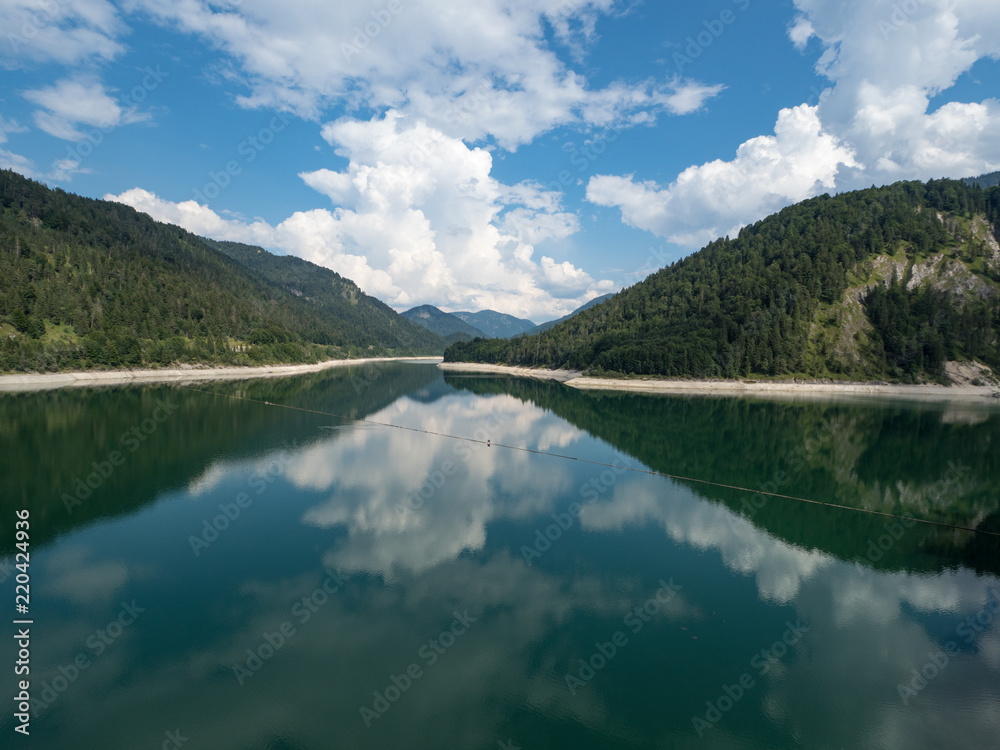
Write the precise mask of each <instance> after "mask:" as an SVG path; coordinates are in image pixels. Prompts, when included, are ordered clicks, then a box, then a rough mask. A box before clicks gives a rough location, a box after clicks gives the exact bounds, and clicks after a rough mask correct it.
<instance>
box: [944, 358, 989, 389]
mask: <svg viewBox="0 0 1000 750" xmlns="http://www.w3.org/2000/svg"><path fill="white" fill-rule="evenodd" d="M944 371H945V374H946V375H947V376H948V379H949V380H950V381H951V384H952V385H986V386H997V385H1000V383H998V382H997V379H996V376H995V375H993V372H992V371H991V370H990V368H989V367H987V366H986V365H984V364H980V363H979V362H974V361H973V362H945V363H944Z"/></svg>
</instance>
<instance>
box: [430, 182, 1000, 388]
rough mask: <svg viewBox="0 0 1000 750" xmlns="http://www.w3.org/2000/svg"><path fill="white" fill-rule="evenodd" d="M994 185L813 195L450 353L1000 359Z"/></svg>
mask: <svg viewBox="0 0 1000 750" xmlns="http://www.w3.org/2000/svg"><path fill="white" fill-rule="evenodd" d="M998 225H1000V188H990V189H982V188H979V187H976V186H969V185H965V184H963V183H962V182H957V181H951V180H936V181H931V182H929V183H926V184H923V183H919V182H902V183H896V184H894V185H890V186H887V187H883V188H871V189H868V190H861V191H856V192H852V193H845V194H842V195H838V196H835V197H830V196H828V195H824V196H820V197H818V198H814V199H811V200H807V201H805V202H803V203H800V204H797V205H795V206H791V207H789V208H786V209H785V210H783V211H781V212H780V213H778V214H775V215H773V216H770V217H768V218H766V219H764V220H762V221H759V222H757V223H756V224H753V225H752V226H748V227H745V228H744V229H743V230H742V231H741V232H740V234H739V237H737V238H736V239H732V240H730V239H729V238H726V239H721V240H717V241H716V242H713V243H711V244H709V245H708V246H707V247H705V248H704V249H702V250H700V251H699V252H697V253H694V254H692V255H690V256H688V257H687V258H684V259H683V260H680V261H677V262H675V263H673V264H672V265H670V266H668V267H666V268H663V269H661V270H660V271H658V272H657V273H655V274H653V275H651V276H650V277H648V278H647V279H645V280H644V281H642V282H640V283H638V284H636V285H635V286H633V287H630V288H628V289H626V290H624V291H622V292H620V293H618V294H617V295H616V296H615V297H614V298H612V299H611V300H609V301H607V302H605V303H604V304H602V305H598V306H597V307H594V308H592V309H590V310H586V311H584V312H582V313H580V314H579V315H577V316H575V317H574V318H572V319H570V320H568V321H566V322H564V323H561V324H560V325H558V326H556V327H555V328H553V329H551V330H549V331H546V332H544V333H542V334H540V335H537V336H530V337H521V338H517V339H513V340H511V341H497V340H481V339H480V340H475V341H471V342H466V343H460V344H455V345H453V346H451V347H449V348H448V349H447V350H446V352H445V359H446V360H449V361H473V362H490V363H498V364H509V365H527V366H547V367H557V368H573V369H581V370H587V371H590V372H592V373H596V374H600V373H608V374H638V375H661V376H667V377H720V378H737V377H746V376H751V375H762V376H778V377H781V376H802V377H810V378H825V377H833V378H841V379H853V380H862V379H863V380H869V379H892V380H900V381H908V382H912V381H916V380H923V379H935V380H944V379H945V368H944V363H945V362H947V361H950V360H978V361H980V362H983V363H985V364H987V365H988V366H990V367H992V368H993V369H994V371H998V370H1000V356H998V335H1000V245H998V243H997V238H996V230H997V227H998Z"/></svg>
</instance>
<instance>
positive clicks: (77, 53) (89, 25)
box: [0, 0, 127, 65]
mask: <svg viewBox="0 0 1000 750" xmlns="http://www.w3.org/2000/svg"><path fill="white" fill-rule="evenodd" d="M0 28H2V29H4V37H5V39H4V43H3V44H0V57H3V58H7V59H8V60H13V61H15V62H17V63H20V62H21V61H23V60H33V61H36V62H50V61H52V62H57V63H62V64H64V65H72V64H76V63H80V62H84V61H90V60H111V59H113V58H115V57H116V56H118V55H119V54H121V53H122V52H123V51H124V47H123V46H122V45H121V43H120V42H118V41H117V39H116V37H117V36H119V35H121V34H122V33H124V32H125V31H126V30H127V29H126V27H125V24H124V23H123V22H122V21H121V19H120V18H119V17H118V11H117V9H116V8H115V6H114V5H112V4H111V3H110V2H108V1H107V0H58V2H57V1H56V0H6V1H5V2H4V3H2V4H0Z"/></svg>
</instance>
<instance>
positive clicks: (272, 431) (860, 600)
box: [0, 364, 1000, 750]
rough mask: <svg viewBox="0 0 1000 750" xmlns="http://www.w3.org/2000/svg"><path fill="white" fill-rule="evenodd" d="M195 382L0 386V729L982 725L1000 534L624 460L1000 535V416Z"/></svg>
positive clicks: (586, 736) (427, 739) (368, 740)
mask: <svg viewBox="0 0 1000 750" xmlns="http://www.w3.org/2000/svg"><path fill="white" fill-rule="evenodd" d="M197 387H198V388H202V389H204V390H208V391H212V393H204V392H198V391H193V390H185V389H181V388H178V387H176V386H167V385H164V386H146V387H131V388H107V389H89V390H62V391H52V392H46V393H36V394H0V447H2V450H3V456H4V469H3V473H2V479H0V491H2V494H0V504H2V508H0V579H3V583H2V584H0V595H2V601H3V602H7V603H9V604H5V605H4V606H5V608H6V609H5V614H4V621H6V622H7V623H8V624H7V625H6V626H4V627H3V632H6V631H7V630H8V629H9V630H10V631H13V630H14V626H13V625H11V624H10V621H11V620H12V619H13V618H12V617H9V616H8V614H6V613H11V614H12V613H13V601H14V575H13V573H14V572H15V571H13V569H12V563H13V559H14V557H13V553H14V551H15V550H14V525H13V521H14V512H15V511H16V510H17V509H19V508H29V509H30V511H31V535H32V536H31V541H32V547H31V567H30V572H31V594H32V597H31V616H32V617H33V619H34V621H35V624H34V625H33V627H32V631H31V632H32V640H31V649H32V651H31V691H32V696H33V699H34V701H35V704H34V716H33V718H32V720H31V724H30V729H31V735H30V738H28V739H26V740H25V739H24V738H21V737H18V736H17V735H15V734H14V732H13V727H14V720H13V718H12V716H11V713H12V711H11V710H10V704H11V701H8V706H7V708H5V710H4V712H3V714H2V715H0V736H2V737H3V740H2V743H3V746H4V747H7V746H11V747H13V746H15V745H16V746H19V747H20V746H23V747H32V748H80V749H84V750H89V749H90V748H95V749H98V748H99V749H100V750H115V749H117V748H123V749H124V748H128V749H129V750H135V749H136V748H140V749H141V748H149V749H150V750H155V749H156V748H163V747H167V748H172V747H183V748H184V749H185V750H197V749H198V748H205V749H207V750H228V749H229V748H233V749H234V750H236V749H240V750H243V749H245V750H264V749H265V748H268V749H279V748H280V749H282V750H286V749H287V750H291V749H293V748H294V749H296V750H318V749H322V748H403V747H406V748H481V749H483V750H485V749H487V748H523V749H524V750H534V749H535V748H815V749H820V748H830V749H831V750H838V749H840V748H901V749H902V748H906V749H907V750H918V749H920V748H988V747H996V746H997V739H998V737H1000V627H997V624H996V621H997V619H1000V612H996V610H997V609H998V607H1000V580H998V578H1000V577H998V573H1000V547H998V545H997V537H991V536H988V535H985V534H973V533H970V532H965V531H955V530H950V529H946V528H942V527H938V526H929V525H924V524H917V525H913V524H908V523H907V524H904V523H901V522H897V521H893V520H891V519H889V518H886V517H882V516H876V515H870V514H862V513H857V512H852V511H848V510H838V509H831V508H827V507H822V506H817V505H810V504H805V503H800V502H796V501H793V500H787V499H782V498H777V497H770V496H765V495H760V494H752V493H745V492H740V491H737V490H731V489H725V488H720V487H716V486H713V485H707V484H702V483H697V482H693V481H687V480H673V479H667V478H664V477H660V476H654V475H651V474H649V473H642V472H641V471H632V469H636V470H645V469H654V470H656V471H659V472H669V473H672V474H675V475H679V476H684V477H690V478H694V479H704V480H710V481H712V482H717V483H721V484H726V485H737V486H740V487H749V488H752V489H755V490H757V489H764V490H771V491H774V492H778V493H781V494H786V495H795V496H801V497H806V498H815V499H819V500H825V501H828V502H833V503H838V504H842V505H847V506H851V507H856V508H865V509H869V510H876V511H883V512H888V513H898V514H903V515H907V516H914V517H918V518H921V519H928V520H934V521H939V522H942V523H947V524H956V525H961V526H970V527H976V528H979V529H985V530H993V531H1000V410H997V409H990V408H988V407H986V406H977V407H973V406H960V405H946V404H914V403H903V402H887V401H863V402H857V401H855V402H847V401H830V402H816V401H811V402H807V403H780V402H765V401H754V400H749V399H722V398H699V397H690V398H679V397H673V396H671V397H663V396H648V395H626V394H588V393H580V392H576V391H574V390H572V389H570V388H566V387H564V386H560V385H557V384H549V383H538V382H532V381H525V380H516V379H497V378H482V377H458V376H450V375H449V376H442V374H441V373H440V371H439V370H438V369H437V368H436V367H434V366H430V365H419V364H393V365H385V366H380V367H373V366H368V367H360V366H359V367H354V368H350V369H343V370H333V371H327V372H324V373H319V374H314V375H309V376H303V377H298V378H289V379H284V380H272V381H251V382H243V383H222V384H210V385H199V386H197ZM223 394H224V395H223ZM233 395H238V396H242V397H245V398H246V399H253V400H255V401H257V402H263V401H269V402H271V403H272V404H282V405H287V406H295V407H299V409H298V410H290V409H286V408H282V407H279V406H274V405H266V404H263V403H255V402H254V401H250V400H234V399H232V398H228V397H226V396H233ZM316 412H327V413H331V414H338V415H344V416H348V417H355V418H365V419H369V420H374V421H378V422H384V423H390V424H393V425H400V426H407V427H414V428H419V429H422V430H427V431H430V432H436V433H444V434H446V435H454V436H467V437H472V438H476V439H478V440H481V441H485V440H487V439H488V440H490V442H491V445H490V446H489V447H487V446H486V445H485V444H483V443H481V442H477V443H470V442H462V441H457V440H454V439H451V438H448V437H441V436H436V435H431V434H425V433H418V432H412V431H406V430H400V429H392V428H389V427H383V426H374V425H369V424H362V423H358V422H355V421H351V420H349V419H344V418H338V417H334V416H328V415H325V414H318V413H316ZM498 443H499V444H504V445H510V446H518V447H524V448H530V449H534V450H538V451H546V452H551V453H556V454H561V455H564V456H572V457H576V458H578V459H590V460H592V461H597V462H603V463H605V464H610V465H611V466H610V467H609V466H600V465H595V464H592V463H585V462H582V461H579V460H577V461H573V460H567V459H566V458H558V457H552V456H545V455H538V454H536V453H531V452H526V451H520V450H511V449H508V448H504V447H498V446H497V445H496V444H498ZM88 485H89V486H88ZM995 613H996V617H995ZM11 640H12V639H11V638H10V637H9V636H8V637H6V638H4V641H6V643H7V645H6V646H4V647H3V648H2V649H0V659H2V668H0V674H2V675H3V676H2V677H0V687H2V688H3V689H2V694H3V695H5V696H11V695H13V694H14V693H15V692H16V689H15V682H14V679H15V678H14V675H13V670H12V666H13V663H14V661H15V659H16V655H15V652H14V648H13V644H12V643H11Z"/></svg>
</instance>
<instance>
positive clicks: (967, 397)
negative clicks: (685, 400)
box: [438, 362, 1000, 406]
mask: <svg viewBox="0 0 1000 750" xmlns="http://www.w3.org/2000/svg"><path fill="white" fill-rule="evenodd" d="M438 367H440V368H441V369H442V370H445V371H450V372H468V373H480V374H486V373H493V374H502V375H515V376H519V377H528V378H537V379H540V380H557V381H559V382H561V383H563V384H565V385H568V386H570V387H572V388H579V389H581V390H604V391H631V392H636V393H678V394H692V393H696V394H710V395H719V396H761V397H770V398H781V399H788V398H798V397H803V398H817V397H818V398H828V397H830V396H852V397H853V396H861V397H872V396H874V397H880V398H916V399H921V400H948V401H965V402H973V403H977V404H982V405H989V404H995V405H997V406H1000V398H998V397H995V396H994V395H993V394H994V393H1000V391H998V390H997V388H996V386H989V385H982V386H977V385H952V386H944V385H890V384H880V383H809V382H790V381H743V380H666V379H657V378H648V379H646V378H644V379H623V378H594V377H584V376H583V375H582V374H581V373H580V372H577V371H572V370H545V369H536V368H531V367H508V366H506V365H488V364H478V363H473V362H441V363H440V364H438Z"/></svg>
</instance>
